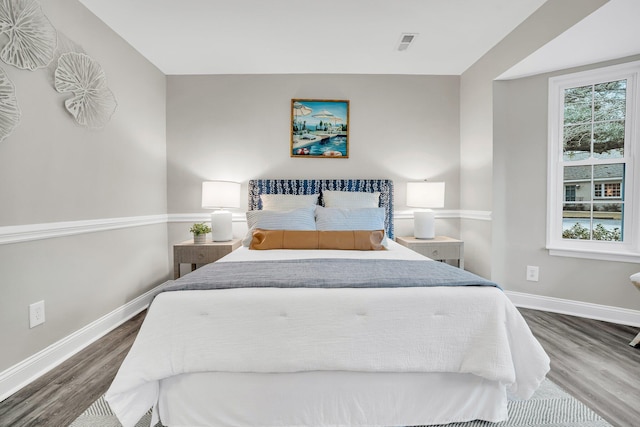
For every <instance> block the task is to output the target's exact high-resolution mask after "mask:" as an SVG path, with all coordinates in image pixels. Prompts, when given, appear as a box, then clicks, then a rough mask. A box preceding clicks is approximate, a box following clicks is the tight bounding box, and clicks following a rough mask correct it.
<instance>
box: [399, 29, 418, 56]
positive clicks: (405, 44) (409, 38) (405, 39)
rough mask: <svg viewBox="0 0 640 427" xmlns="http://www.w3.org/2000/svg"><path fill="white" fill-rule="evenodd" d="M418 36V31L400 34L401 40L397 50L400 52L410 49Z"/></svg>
mask: <svg viewBox="0 0 640 427" xmlns="http://www.w3.org/2000/svg"><path fill="white" fill-rule="evenodd" d="M416 37H418V34H416V33H403V34H401V35H400V42H399V43H398V47H397V49H396V50H397V51H398V52H404V51H405V50H407V49H409V46H410V45H411V43H413V41H414V40H415V39H416Z"/></svg>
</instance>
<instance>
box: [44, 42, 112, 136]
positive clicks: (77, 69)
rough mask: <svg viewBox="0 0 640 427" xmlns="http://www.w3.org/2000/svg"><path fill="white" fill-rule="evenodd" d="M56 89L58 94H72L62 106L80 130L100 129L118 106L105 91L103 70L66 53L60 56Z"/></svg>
mask: <svg viewBox="0 0 640 427" xmlns="http://www.w3.org/2000/svg"><path fill="white" fill-rule="evenodd" d="M55 88H56V90H57V91H58V92H60V93H64V92H71V93H73V96H72V97H71V98H69V99H67V100H66V101H65V102H64V105H65V107H66V108H67V111H69V113H71V115H72V116H73V117H74V118H75V119H76V121H77V122H78V123H79V124H80V125H82V126H86V127H89V128H93V129H100V128H102V127H104V125H106V124H107V122H108V121H109V119H111V115H112V114H113V113H114V111H115V110H116V106H117V102H116V99H115V96H114V95H113V92H111V90H110V89H109V88H108V87H107V78H106V76H105V74H104V71H103V70H102V67H101V66H100V64H98V63H97V62H96V61H94V60H93V59H91V58H90V57H89V56H87V55H85V54H83V53H76V52H69V53H65V54H63V55H61V56H60V59H58V68H56V72H55Z"/></svg>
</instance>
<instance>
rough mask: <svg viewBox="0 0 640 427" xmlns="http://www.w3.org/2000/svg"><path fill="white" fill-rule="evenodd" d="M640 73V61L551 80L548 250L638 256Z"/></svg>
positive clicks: (593, 255) (594, 255)
mask: <svg viewBox="0 0 640 427" xmlns="http://www.w3.org/2000/svg"><path fill="white" fill-rule="evenodd" d="M639 75H640V61H639V62H633V63H629V64H623V65H620V66H613V67H607V68H604V69H599V70H593V71H587V72H582V73H576V74H570V75H565V76H559V77H554V78H551V79H550V80H549V157H548V162H549V165H548V166H549V167H548V170H549V176H548V204H547V206H548V212H547V248H548V249H549V251H550V254H551V255H562V256H575V257H582V258H595V259H608V260H619V261H633V262H638V261H640V246H639V244H638V243H639V240H640V239H639V238H638V233H639V232H640V230H638V228H640V226H638V225H636V224H640V215H639V209H638V206H639V205H638V203H639V202H640V200H637V199H640V196H636V197H634V194H635V193H637V191H636V192H634V191H633V189H634V187H635V188H636V189H637V190H640V185H639V184H638V183H637V178H635V179H634V171H635V170H638V169H639V168H638V166H637V164H636V162H638V160H637V159H638V158H639V157H640V156H639V154H640V142H639V140H638V135H639V134H640V133H639V131H638V125H639V124H638V121H639V120H638V119H637V117H636V116H637V111H638V106H639V102H638V94H639V91H638V88H637V85H638V81H639ZM634 219H635V220H634Z"/></svg>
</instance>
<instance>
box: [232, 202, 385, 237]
mask: <svg viewBox="0 0 640 427" xmlns="http://www.w3.org/2000/svg"><path fill="white" fill-rule="evenodd" d="M315 209H316V207H315V206H310V207H307V208H300V209H293V210H290V211H265V210H261V211H248V212H247V227H248V228H249V230H248V231H247V235H246V236H245V238H244V239H243V240H242V244H243V245H244V246H246V247H249V245H250V244H251V239H252V237H253V230H255V229H257V228H261V229H263V230H315V229H316V221H315V216H314V211H315ZM383 228H384V227H383Z"/></svg>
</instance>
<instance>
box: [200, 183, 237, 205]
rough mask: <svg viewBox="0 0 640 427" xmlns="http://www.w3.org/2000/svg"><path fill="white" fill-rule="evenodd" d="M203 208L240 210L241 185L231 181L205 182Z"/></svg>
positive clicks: (203, 186) (203, 184)
mask: <svg viewBox="0 0 640 427" xmlns="http://www.w3.org/2000/svg"><path fill="white" fill-rule="evenodd" d="M202 207H203V208H205V209H218V208H239V207H240V183H238V182H229V181H205V182H203V183H202Z"/></svg>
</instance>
